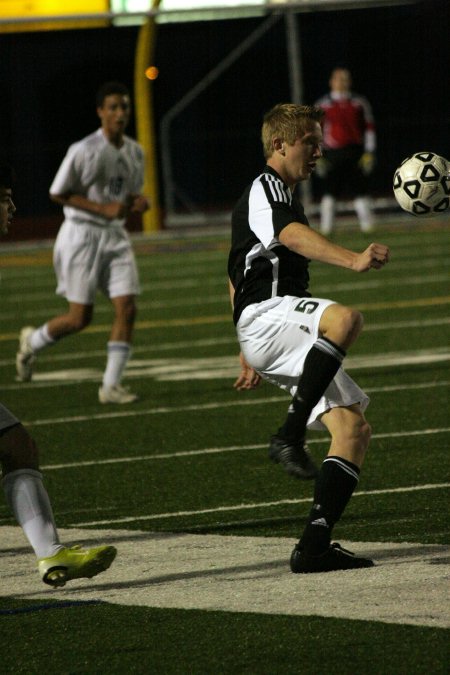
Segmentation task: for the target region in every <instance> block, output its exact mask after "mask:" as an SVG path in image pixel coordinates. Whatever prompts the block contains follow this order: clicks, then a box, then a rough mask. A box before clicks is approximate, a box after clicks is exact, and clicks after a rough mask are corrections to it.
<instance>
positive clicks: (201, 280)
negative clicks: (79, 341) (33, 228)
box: [0, 273, 448, 320]
mask: <svg viewBox="0 0 450 675" xmlns="http://www.w3.org/2000/svg"><path fill="white" fill-rule="evenodd" d="M447 280H448V275H447V274H445V273H442V274H434V275H431V276H423V275H418V276H410V277H405V278H402V279H397V278H396V279H386V278H385V276H382V277H381V278H375V279H374V278H371V279H367V278H364V281H361V278H360V277H356V276H355V277H354V279H353V280H352V281H348V282H345V283H340V284H328V285H322V286H321V285H320V284H319V285H315V284H314V278H313V283H312V284H311V287H310V290H311V292H312V294H313V295H315V296H317V297H324V294H328V293H332V294H335V293H337V292H346V291H348V292H351V293H354V292H355V291H364V290H373V289H377V288H383V289H384V288H389V287H396V288H397V287H401V286H413V285H420V286H421V287H423V286H426V285H427V284H435V283H440V282H443V283H445V282H446V281H447ZM225 281H226V280H225V276H224V275H208V277H207V279H206V282H207V283H206V285H207V286H208V287H210V286H220V287H223V288H225V285H226V284H225ZM199 286H201V287H204V286H205V277H204V276H203V277H202V276H199V277H196V278H190V279H180V280H176V281H174V280H173V279H170V280H167V281H153V282H152V283H148V284H145V283H144V284H142V292H143V293H147V292H148V293H154V292H155V291H164V290H169V291H174V290H176V289H191V288H197V287H199ZM19 297H20V302H21V303H23V302H29V301H32V302H36V301H39V300H48V299H49V293H48V292H43V291H42V290H37V291H27V292H21V293H20V295H19ZM215 297H216V298H217V299H216V300H215V302H222V301H224V302H225V301H226V300H227V297H228V296H227V295H226V293H223V294H220V295H218V296H215ZM201 301H202V299H201V298H189V299H185V300H183V299H178V300H170V301H166V302H159V301H158V302H151V301H150V302H148V303H147V308H148V309H160V308H161V307H163V308H164V307H166V308H168V309H169V308H176V307H180V306H190V305H192V306H195V305H196V304H201ZM2 303H3V304H7V303H14V304H16V303H17V295H16V294H11V295H8V294H4V295H3V296H2ZM142 306H143V303H140V307H141V308H142ZM49 312H50V313H51V310H50V308H47V314H48V313H49ZM10 314H11V313H9V315H10ZM6 318H8V314H7V313H5V314H4V313H3V312H1V313H0V319H3V320H5V319H6Z"/></svg>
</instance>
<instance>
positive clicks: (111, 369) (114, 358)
mask: <svg viewBox="0 0 450 675" xmlns="http://www.w3.org/2000/svg"><path fill="white" fill-rule="evenodd" d="M130 354H131V345H130V344H129V343H128V342H108V359H107V362H106V369H105V372H104V374H103V386H104V387H114V386H115V385H117V384H120V381H121V379H122V373H123V371H124V370H125V366H126V365H127V361H128V359H129V358H130Z"/></svg>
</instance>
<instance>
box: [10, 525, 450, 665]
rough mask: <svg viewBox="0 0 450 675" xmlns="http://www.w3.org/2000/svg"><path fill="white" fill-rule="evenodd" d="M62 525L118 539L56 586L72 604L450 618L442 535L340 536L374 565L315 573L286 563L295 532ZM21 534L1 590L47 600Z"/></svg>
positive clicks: (69, 534)
mask: <svg viewBox="0 0 450 675" xmlns="http://www.w3.org/2000/svg"><path fill="white" fill-rule="evenodd" d="M59 533H60V537H61V541H63V542H66V543H67V544H68V545H70V544H72V543H75V542H77V543H79V542H83V543H84V544H85V545H88V546H96V545H98V543H99V542H100V541H106V542H110V543H111V544H116V545H117V548H118V552H119V554H118V557H117V560H116V561H115V562H114V564H113V565H112V566H111V568H110V569H109V570H108V571H107V572H106V573H105V574H101V575H100V576H98V577H96V578H95V579H92V580H89V581H86V580H84V579H83V580H75V581H73V582H70V583H69V584H67V586H65V587H64V588H63V589H59V590H58V591H56V593H57V596H58V599H60V600H64V601H66V602H68V603H69V604H70V603H71V602H80V601H88V602H89V601H90V602H92V601H94V602H98V601H99V600H101V601H103V602H107V603H109V604H116V605H120V606H121V607H123V606H139V607H160V608H171V609H175V608H177V609H183V610H186V609H196V610H203V611H204V612H207V611H215V612H218V611H221V612H244V613H245V612H251V613H252V614H253V615H282V616H315V617H333V618H340V619H346V620H349V619H353V620H355V619H357V620H360V621H366V622H367V621H371V622H378V623H379V622H383V623H389V624H397V625H405V624H406V625H416V626H430V627H432V628H434V629H436V628H443V629H446V628H449V626H450V623H449V613H448V567H447V566H446V564H445V563H446V558H447V556H448V548H446V547H445V546H441V545H436V544H421V543H419V542H416V541H414V542H412V543H403V542H401V543H399V542H392V541H390V542H367V541H365V542H358V541H341V544H342V545H343V546H344V547H345V548H348V549H350V550H352V551H354V552H355V553H356V554H357V555H360V556H363V557H368V558H373V559H374V560H375V567H373V568H370V569H368V570H347V571H345V572H330V573H329V574H321V575H320V579H318V578H317V575H316V574H303V575H296V574H292V573H291V572H290V569H289V562H288V560H289V554H290V551H291V550H292V546H293V544H294V541H293V539H292V538H291V537H255V536H253V537H249V536H242V535H226V536H224V535H218V534H215V535H214V534H212V535H208V534H186V533H166V532H162V533H155V532H144V531H140V530H139V531H138V530H131V531H129V530H126V529H123V528H121V529H119V528H114V529H111V528H99V529H95V528H64V529H60V531H59ZM20 537H21V532H20V529H19V528H18V527H13V526H5V527H2V549H3V550H4V555H3V556H2V557H1V558H0V575H1V578H2V581H3V586H4V589H5V592H4V593H3V595H5V596H7V597H8V598H16V599H17V598H20V599H22V600H25V599H28V598H29V599H32V600H34V601H36V600H38V599H40V600H41V601H42V602H44V603H47V602H48V600H49V597H50V594H51V597H52V598H54V597H55V595H54V593H55V591H52V590H51V589H49V588H48V587H44V584H42V583H41V582H40V580H39V576H38V575H37V572H36V567H35V565H34V564H33V555H32V553H30V551H29V547H28V548H27V547H25V546H24V541H25V540H24V539H23V538H22V539H21V538H20ZM12 561H13V564H12ZM300 576H301V578H299V577H300ZM223 616H224V620H226V614H223ZM189 670H191V669H189ZM197 670H198V669H197ZM303 670H304V669H303ZM147 671H148V669H147ZM180 672H181V671H180ZM183 672H185V671H183ZM277 672H281V671H279V670H278V671H277ZM299 672H300V670H299Z"/></svg>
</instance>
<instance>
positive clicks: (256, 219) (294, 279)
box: [228, 166, 311, 323]
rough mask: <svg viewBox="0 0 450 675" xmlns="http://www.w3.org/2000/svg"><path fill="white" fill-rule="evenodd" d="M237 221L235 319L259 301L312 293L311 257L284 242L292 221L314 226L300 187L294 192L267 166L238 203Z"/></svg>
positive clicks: (231, 260) (232, 270) (232, 271)
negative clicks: (285, 230)
mask: <svg viewBox="0 0 450 675" xmlns="http://www.w3.org/2000/svg"><path fill="white" fill-rule="evenodd" d="M231 222H232V243H231V251H230V255H229V257H228V274H229V277H230V280H231V283H232V284H233V286H234V289H235V295H234V314H233V319H234V322H235V323H237V322H238V320H239V317H240V315H241V313H242V310H243V309H244V308H245V307H247V305H250V304H252V303H254V302H262V301H263V300H268V299H269V298H274V297H275V296H282V295H294V296H297V297H310V296H311V294H310V293H309V292H308V284H309V273H308V263H309V260H308V259H307V258H304V257H303V256H301V255H299V254H298V253H294V252H293V251H291V250H289V249H288V248H286V246H283V244H281V243H280V242H279V240H278V235H279V234H280V232H281V230H282V229H283V228H284V227H286V225H289V223H292V222H300V223H303V224H304V225H309V223H308V220H307V218H306V216H305V212H304V210H303V206H302V204H301V203H300V200H299V198H298V194H297V190H296V189H294V190H293V191H292V190H291V189H290V188H289V187H288V186H287V185H286V184H285V183H284V182H283V181H282V179H281V178H280V176H279V175H278V173H277V172H276V171H274V169H272V168H271V167H269V166H266V167H265V168H264V171H263V173H262V174H261V175H260V176H258V177H257V178H256V179H255V180H254V181H253V183H252V184H251V185H249V186H248V187H247V189H246V190H245V192H244V193H243V195H242V196H241V198H240V199H239V201H238V202H237V204H236V206H235V207H234V209H233V215H232V221H231Z"/></svg>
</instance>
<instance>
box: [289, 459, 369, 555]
mask: <svg viewBox="0 0 450 675" xmlns="http://www.w3.org/2000/svg"><path fill="white" fill-rule="evenodd" d="M358 480H359V468H358V467H357V466H356V464H353V463H352V462H349V461H348V460H347V459H343V458H342V457H333V456H332V457H327V458H326V459H325V460H324V462H323V464H322V467H321V469H320V472H319V475H318V477H317V480H316V486H315V490H314V504H313V507H312V509H311V512H310V514H309V518H308V522H307V524H306V527H305V529H304V531H303V534H302V536H301V539H300V542H299V545H300V546H301V547H302V548H303V549H304V550H305V551H306V552H307V553H311V554H313V555H318V554H319V553H323V552H324V551H326V550H327V549H328V547H329V546H330V541H331V532H332V529H333V526H334V524H335V523H337V521H338V520H339V519H340V517H341V515H342V514H343V512H344V509H345V507H346V506H347V504H348V502H349V500H350V497H351V496H352V494H353V490H354V489H355V487H356V486H357V484H358Z"/></svg>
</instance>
